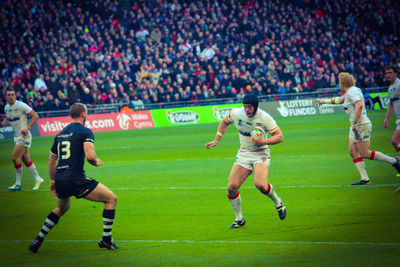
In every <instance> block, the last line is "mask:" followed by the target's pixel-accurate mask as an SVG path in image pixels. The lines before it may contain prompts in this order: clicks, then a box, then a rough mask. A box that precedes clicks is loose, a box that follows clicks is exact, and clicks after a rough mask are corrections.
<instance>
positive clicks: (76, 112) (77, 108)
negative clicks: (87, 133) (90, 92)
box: [69, 103, 86, 119]
mask: <svg viewBox="0 0 400 267" xmlns="http://www.w3.org/2000/svg"><path fill="white" fill-rule="evenodd" d="M84 112H86V106H85V105H84V104H82V103H74V104H72V106H71V108H70V109H69V115H70V116H71V118H73V119H76V118H79V116H81V114H82V113H84Z"/></svg>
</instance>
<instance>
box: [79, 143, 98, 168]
mask: <svg viewBox="0 0 400 267" xmlns="http://www.w3.org/2000/svg"><path fill="white" fill-rule="evenodd" d="M83 149H84V151H85V156H86V158H87V161H88V162H89V163H90V164H92V165H93V166H95V167H98V166H101V165H103V161H101V159H99V158H97V156H96V151H95V149H94V144H93V143H91V142H85V143H84V144H83Z"/></svg>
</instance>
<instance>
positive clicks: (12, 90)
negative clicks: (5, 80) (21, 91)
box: [6, 87, 15, 93]
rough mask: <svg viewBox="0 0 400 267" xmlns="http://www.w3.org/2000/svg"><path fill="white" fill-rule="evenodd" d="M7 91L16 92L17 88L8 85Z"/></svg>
mask: <svg viewBox="0 0 400 267" xmlns="http://www.w3.org/2000/svg"><path fill="white" fill-rule="evenodd" d="M7 91H9V92H14V93H15V89H14V88H11V87H7V89H6V92H7Z"/></svg>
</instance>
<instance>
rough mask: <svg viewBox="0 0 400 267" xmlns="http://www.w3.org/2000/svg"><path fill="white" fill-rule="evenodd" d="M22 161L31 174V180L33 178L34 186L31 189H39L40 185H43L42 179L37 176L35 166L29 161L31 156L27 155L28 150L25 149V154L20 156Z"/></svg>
mask: <svg viewBox="0 0 400 267" xmlns="http://www.w3.org/2000/svg"><path fill="white" fill-rule="evenodd" d="M22 161H23V162H24V164H25V166H26V167H27V168H28V170H29V172H30V173H31V174H32V176H33V178H35V185H34V187H33V188H32V189H33V190H37V189H39V187H40V184H41V183H43V179H42V178H41V177H40V176H39V173H38V172H37V170H36V166H35V164H34V163H33V161H32V160H31V156H30V154H29V148H27V149H26V151H25V153H24V154H23V155H22Z"/></svg>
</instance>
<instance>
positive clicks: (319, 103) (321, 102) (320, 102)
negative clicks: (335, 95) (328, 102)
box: [317, 100, 325, 106]
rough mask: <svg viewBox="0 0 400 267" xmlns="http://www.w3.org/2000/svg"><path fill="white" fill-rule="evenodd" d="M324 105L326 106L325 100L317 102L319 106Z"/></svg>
mask: <svg viewBox="0 0 400 267" xmlns="http://www.w3.org/2000/svg"><path fill="white" fill-rule="evenodd" d="M322 104H325V100H317V105H318V106H321V105H322Z"/></svg>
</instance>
